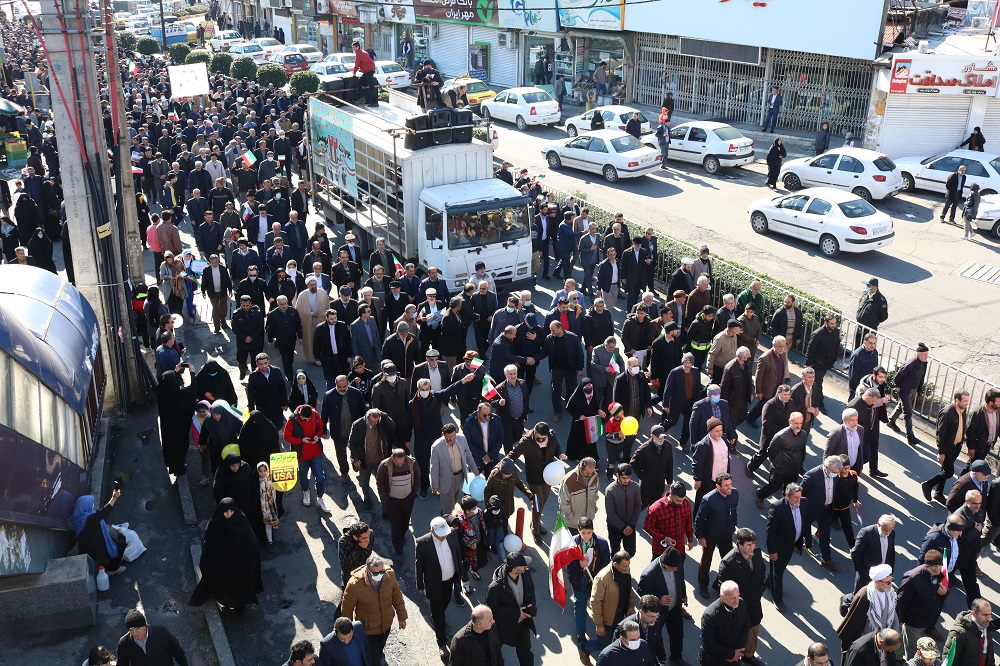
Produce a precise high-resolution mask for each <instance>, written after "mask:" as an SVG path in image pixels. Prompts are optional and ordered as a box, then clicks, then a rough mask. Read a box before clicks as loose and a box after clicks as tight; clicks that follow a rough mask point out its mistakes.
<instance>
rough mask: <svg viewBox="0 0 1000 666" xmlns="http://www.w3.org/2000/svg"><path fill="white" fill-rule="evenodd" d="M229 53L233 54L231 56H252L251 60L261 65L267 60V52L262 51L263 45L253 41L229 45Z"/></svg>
mask: <svg viewBox="0 0 1000 666" xmlns="http://www.w3.org/2000/svg"><path fill="white" fill-rule="evenodd" d="M229 55H231V56H233V58H242V57H243V56H247V57H249V58H253V61H254V62H255V63H257V64H258V65H263V64H264V63H265V62H267V53H266V52H265V51H264V47H263V46H261V45H260V44H254V43H253V42H241V43H239V44H233V45H232V46H230V47H229Z"/></svg>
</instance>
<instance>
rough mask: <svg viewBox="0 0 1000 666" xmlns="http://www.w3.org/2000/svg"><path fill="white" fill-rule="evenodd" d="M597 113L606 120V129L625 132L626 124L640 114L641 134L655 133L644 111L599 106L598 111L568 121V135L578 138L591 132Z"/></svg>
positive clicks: (627, 107) (625, 107)
mask: <svg viewBox="0 0 1000 666" xmlns="http://www.w3.org/2000/svg"><path fill="white" fill-rule="evenodd" d="M595 113H600V114H601V117H602V118H604V129H620V130H622V131H625V123H627V122H628V121H629V120H630V119H631V118H632V114H633V113H638V114H639V122H640V123H642V129H641V131H640V133H641V134H649V133H650V132H652V131H653V126H652V124H651V123H650V122H649V118H647V117H646V116H645V114H643V113H642V111H639V109H633V108H632V107H629V106H599V107H597V108H596V109H591V110H590V111H587V113H584V114H581V115H579V116H573V117H572V118H570V119H569V120H567V121H566V134H569V135H570V136H576V135H577V134H582V133H583V132H589V131H590V122H591V120H593V118H594V114H595Z"/></svg>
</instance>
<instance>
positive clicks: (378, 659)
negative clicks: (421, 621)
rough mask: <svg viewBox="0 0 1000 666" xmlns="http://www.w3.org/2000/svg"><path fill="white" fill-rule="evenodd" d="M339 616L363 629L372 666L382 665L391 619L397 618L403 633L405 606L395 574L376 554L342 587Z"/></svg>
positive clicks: (356, 570)
mask: <svg viewBox="0 0 1000 666" xmlns="http://www.w3.org/2000/svg"><path fill="white" fill-rule="evenodd" d="M340 614H341V616H342V617H346V618H347V619H349V620H358V621H359V622H361V623H362V624H363V625H365V634H366V635H367V637H368V649H369V651H370V652H371V656H372V662H371V663H372V664H381V663H382V652H383V651H384V650H385V642H386V641H387V640H388V639H389V631H390V630H391V629H392V618H393V617H398V618H399V628H400V629H406V605H405V604H404V603H403V592H402V591H401V590H400V589H399V581H397V580H396V572H394V571H393V570H392V567H390V566H387V565H386V563H385V560H383V559H382V558H381V557H379V556H378V555H377V554H376V553H372V554H371V555H369V556H368V561H367V562H365V566H363V567H358V568H357V569H355V570H354V572H353V573H351V577H350V578H349V579H348V580H347V586H346V587H344V598H343V600H342V601H341V602H340Z"/></svg>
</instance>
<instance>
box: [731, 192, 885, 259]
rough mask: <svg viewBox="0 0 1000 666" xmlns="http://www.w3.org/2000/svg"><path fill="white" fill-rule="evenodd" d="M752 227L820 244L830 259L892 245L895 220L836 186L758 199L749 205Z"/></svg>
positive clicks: (761, 232) (820, 248)
mask: <svg viewBox="0 0 1000 666" xmlns="http://www.w3.org/2000/svg"><path fill="white" fill-rule="evenodd" d="M747 216H748V217H749V219H750V227H751V228H752V229H753V230H754V231H756V232H757V233H758V234H765V233H767V232H768V231H774V232H776V233H779V234H785V235H786V236H792V237H794V238H801V239H803V240H807V241H810V242H812V243H816V244H818V245H819V251H820V252H821V253H823V255H824V256H827V257H836V256H837V255H838V254H840V253H841V252H868V251H869V250H875V249H878V248H882V247H887V246H889V245H891V244H892V239H893V237H894V236H895V235H896V232H895V231H893V222H892V218H891V217H889V216H888V215H887V214H886V213H883V212H881V211H879V210H877V209H876V208H875V207H874V206H872V205H871V204H870V203H868V202H867V201H866V200H864V199H862V198H860V197H858V196H857V195H855V194H853V193H851V192H846V191H844V190H839V189H834V188H832V187H813V188H809V189H806V190H802V191H801V192H795V193H793V194H782V195H778V196H771V197H766V198H764V199H758V200H757V201H754V202H753V203H751V204H750V205H749V206H747Z"/></svg>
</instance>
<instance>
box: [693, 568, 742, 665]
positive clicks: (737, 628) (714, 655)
mask: <svg viewBox="0 0 1000 666" xmlns="http://www.w3.org/2000/svg"><path fill="white" fill-rule="evenodd" d="M749 632H750V612H749V604H747V602H746V601H744V600H743V599H741V598H740V587H739V585H737V584H736V582H735V581H732V580H727V581H725V582H724V583H722V585H721V586H720V588H719V598H718V599H716V600H715V601H713V602H712V603H711V604H710V605H709V606H708V608H706V609H705V612H704V613H703V614H702V616H701V647H700V649H699V650H698V661H699V663H700V664H701V665H702V666H726V664H728V663H731V662H733V661H734V660H735V661H736V662H737V663H738V662H739V661H740V660H741V659H743V657H744V654H745V652H746V643H747V637H748V635H749Z"/></svg>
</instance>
